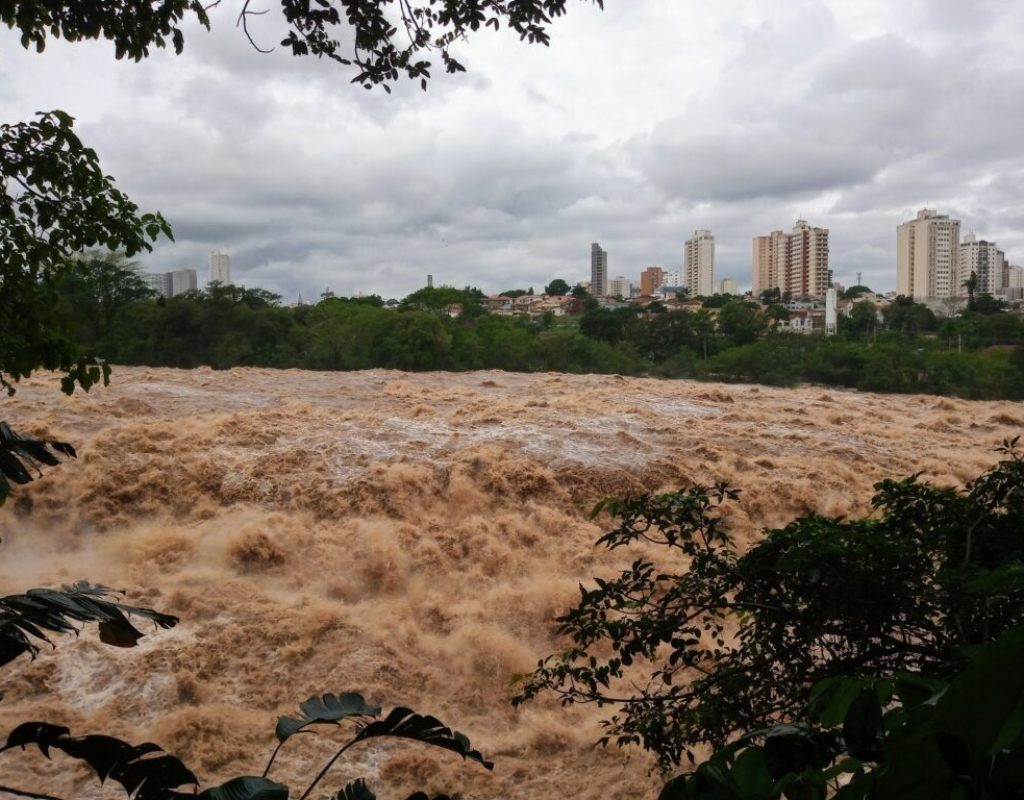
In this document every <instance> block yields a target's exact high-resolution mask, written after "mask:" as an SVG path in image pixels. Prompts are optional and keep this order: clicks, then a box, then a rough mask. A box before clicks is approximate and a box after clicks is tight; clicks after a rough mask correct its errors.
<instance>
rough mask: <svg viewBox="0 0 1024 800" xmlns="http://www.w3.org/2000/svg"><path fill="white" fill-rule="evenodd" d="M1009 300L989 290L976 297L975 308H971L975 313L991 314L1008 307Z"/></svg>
mask: <svg viewBox="0 0 1024 800" xmlns="http://www.w3.org/2000/svg"><path fill="white" fill-rule="evenodd" d="M1007 305H1008V304H1007V302H1006V301H1005V300H1001V299H1000V298H998V297H993V296H992V295H990V294H988V293H987V292H985V293H983V294H979V295H978V296H977V297H976V298H975V299H974V308H973V309H971V310H972V311H973V312H974V313H975V314H983V315H985V316H989V315H991V314H998V313H999V312H1001V311H1005V310H1006V309H1007Z"/></svg>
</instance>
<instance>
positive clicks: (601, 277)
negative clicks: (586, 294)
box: [590, 242, 608, 297]
mask: <svg viewBox="0 0 1024 800" xmlns="http://www.w3.org/2000/svg"><path fill="white" fill-rule="evenodd" d="M590 293H591V294H592V295H593V296H594V297H604V296H605V295H607V294H608V251H607V250H602V249H601V245H599V244H598V243H597V242H594V243H593V244H592V245H590Z"/></svg>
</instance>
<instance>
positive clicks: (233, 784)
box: [182, 775, 288, 800]
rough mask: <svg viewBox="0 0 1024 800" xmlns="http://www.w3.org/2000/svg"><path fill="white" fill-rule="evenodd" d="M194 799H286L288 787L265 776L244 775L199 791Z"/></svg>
mask: <svg viewBox="0 0 1024 800" xmlns="http://www.w3.org/2000/svg"><path fill="white" fill-rule="evenodd" d="M182 796H183V797H185V796H187V795H182ZM196 800H288V787H287V786H285V785H283V784H280V783H275V782H274V781H272V780H268V779H267V778H258V777H255V776H253V775H245V776H243V777H241V778H232V779H231V780H229V781H228V782H227V783H223V784H221V785H220V786H213V787H211V788H209V789H207V790H206V791H203V792H200V793H199V796H198V797H197V798H196Z"/></svg>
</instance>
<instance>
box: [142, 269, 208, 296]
mask: <svg viewBox="0 0 1024 800" xmlns="http://www.w3.org/2000/svg"><path fill="white" fill-rule="evenodd" d="M142 279H143V280H144V281H145V282H146V286H148V287H149V288H150V289H152V290H153V291H154V292H156V293H157V294H159V295H161V296H162V297H174V296H175V295H179V294H185V292H188V291H192V290H194V289H198V288H199V282H198V279H197V276H196V271H195V270H194V269H177V270H174V271H173V272H157V273H146V274H144V275H142Z"/></svg>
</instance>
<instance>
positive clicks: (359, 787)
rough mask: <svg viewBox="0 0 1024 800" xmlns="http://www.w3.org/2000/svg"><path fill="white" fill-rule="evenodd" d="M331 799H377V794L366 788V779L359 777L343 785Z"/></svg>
mask: <svg viewBox="0 0 1024 800" xmlns="http://www.w3.org/2000/svg"><path fill="white" fill-rule="evenodd" d="M331 800H377V795H375V794H374V793H373V792H371V791H370V790H369V789H368V788H367V786H366V781H364V780H363V779H362V778H359V779H358V780H354V781H352V783H350V784H348V785H347V786H345V788H344V789H342V790H341V791H340V792H338V793H337V794H336V795H334V797H332V798H331Z"/></svg>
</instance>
